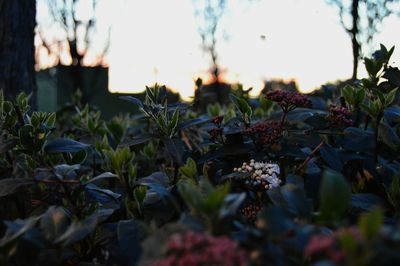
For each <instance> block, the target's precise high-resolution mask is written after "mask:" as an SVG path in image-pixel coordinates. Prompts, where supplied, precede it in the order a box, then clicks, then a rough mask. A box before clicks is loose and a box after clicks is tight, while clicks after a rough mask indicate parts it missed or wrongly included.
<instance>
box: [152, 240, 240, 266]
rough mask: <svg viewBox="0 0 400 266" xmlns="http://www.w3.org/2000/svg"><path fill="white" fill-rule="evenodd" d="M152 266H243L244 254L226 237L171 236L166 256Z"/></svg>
mask: <svg viewBox="0 0 400 266" xmlns="http://www.w3.org/2000/svg"><path fill="white" fill-rule="evenodd" d="M152 265H153V266H156V265H157V266H203V265H219V266H230V265H236V266H242V265H243V266H244V265H247V259H246V254H245V252H244V251H243V250H242V249H241V248H240V247H239V246H238V245H237V243H235V242H233V241H232V240H231V239H229V238H227V237H213V236H209V235H205V234H200V233H194V232H187V233H185V234H176V235H173V236H172V237H171V238H170V240H169V242H168V244H167V256H166V257H165V258H163V259H161V260H159V261H156V262H154V263H153V264H152Z"/></svg>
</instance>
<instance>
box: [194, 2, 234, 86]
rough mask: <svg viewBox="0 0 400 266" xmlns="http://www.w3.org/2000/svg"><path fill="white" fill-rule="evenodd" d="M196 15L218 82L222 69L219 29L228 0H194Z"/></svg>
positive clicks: (213, 72) (204, 46)
mask: <svg viewBox="0 0 400 266" xmlns="http://www.w3.org/2000/svg"><path fill="white" fill-rule="evenodd" d="M193 4H194V7H195V15H196V17H197V18H198V20H199V23H198V28H197V30H198V32H199V34H200V37H201V40H202V46H203V49H204V51H205V52H206V53H208V54H209V55H210V58H211V63H212V74H213V76H214V79H215V81H216V82H218V81H219V75H220V69H219V66H218V53H217V41H218V29H219V24H220V21H221V18H222V17H223V15H224V13H225V11H226V0H193Z"/></svg>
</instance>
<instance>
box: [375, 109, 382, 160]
mask: <svg viewBox="0 0 400 266" xmlns="http://www.w3.org/2000/svg"><path fill="white" fill-rule="evenodd" d="M381 119H382V113H380V114H379V115H378V116H377V118H376V123H375V132H374V133H375V151H374V162H375V164H377V163H378V154H379V151H378V150H379V146H378V137H379V123H380V122H381Z"/></svg>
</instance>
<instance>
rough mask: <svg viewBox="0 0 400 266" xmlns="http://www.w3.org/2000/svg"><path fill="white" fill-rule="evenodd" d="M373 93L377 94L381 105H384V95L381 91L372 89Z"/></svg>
mask: <svg viewBox="0 0 400 266" xmlns="http://www.w3.org/2000/svg"><path fill="white" fill-rule="evenodd" d="M374 92H375V94H376V95H377V96H378V98H379V101H380V102H381V104H382V106H384V105H385V101H386V99H385V95H384V94H383V92H381V91H380V90H374Z"/></svg>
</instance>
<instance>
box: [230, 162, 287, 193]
mask: <svg viewBox="0 0 400 266" xmlns="http://www.w3.org/2000/svg"><path fill="white" fill-rule="evenodd" d="M233 171H235V172H242V173H250V176H248V177H245V178H244V183H245V184H246V185H248V186H251V187H254V188H261V189H263V190H268V189H271V188H275V187H279V185H280V184H281V182H282V180H280V179H279V174H280V168H279V165H277V164H275V163H263V162H256V161H254V159H252V160H251V161H250V164H247V163H243V165H242V167H239V168H234V169H233Z"/></svg>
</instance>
